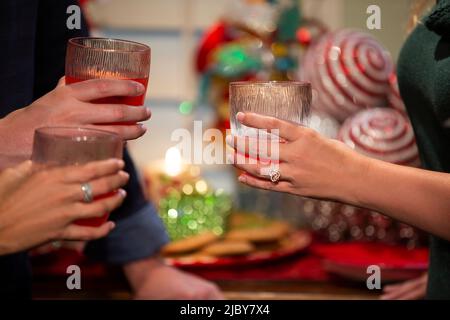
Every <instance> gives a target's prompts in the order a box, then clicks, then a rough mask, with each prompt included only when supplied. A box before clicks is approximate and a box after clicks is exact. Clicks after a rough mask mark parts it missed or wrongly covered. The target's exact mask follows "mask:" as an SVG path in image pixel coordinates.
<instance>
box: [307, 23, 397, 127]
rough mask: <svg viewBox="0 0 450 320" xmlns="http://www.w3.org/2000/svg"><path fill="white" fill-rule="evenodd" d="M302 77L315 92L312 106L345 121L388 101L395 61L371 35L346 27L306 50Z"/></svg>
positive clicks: (324, 37) (325, 36)
mask: <svg viewBox="0 0 450 320" xmlns="http://www.w3.org/2000/svg"><path fill="white" fill-rule="evenodd" d="M302 66H303V70H301V74H300V77H301V78H302V80H305V81H310V82H311V84H312V87H313V89H314V90H315V91H316V93H315V94H314V95H313V97H314V99H315V100H314V103H313V107H314V108H316V109H317V110H319V111H322V112H325V113H327V114H329V115H331V116H333V117H334V118H336V119H337V120H339V121H341V122H343V121H344V120H345V119H346V118H348V117H349V116H351V115H353V114H355V113H357V112H358V111H361V110H362V109H367V108H374V107H381V106H384V105H385V104H386V96H387V94H388V92H389V76H390V75H391V74H392V70H393V63H392V58H391V56H390V54H389V53H388V52H387V51H386V50H385V49H384V48H383V47H382V46H381V45H380V44H379V43H378V42H377V41H376V40H375V39H374V38H373V37H372V36H370V35H368V34H365V33H362V32H358V31H354V30H349V29H344V30H341V31H338V32H334V33H328V34H326V35H324V36H323V37H322V38H321V39H320V40H319V41H318V42H317V44H315V45H313V46H311V48H310V49H309V50H308V52H306V53H305V55H304V58H303V62H302Z"/></svg>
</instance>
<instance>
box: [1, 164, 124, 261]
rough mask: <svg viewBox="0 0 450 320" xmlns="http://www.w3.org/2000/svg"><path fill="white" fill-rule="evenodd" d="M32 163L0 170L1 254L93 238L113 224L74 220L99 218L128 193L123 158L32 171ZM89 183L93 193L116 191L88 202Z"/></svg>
mask: <svg viewBox="0 0 450 320" xmlns="http://www.w3.org/2000/svg"><path fill="white" fill-rule="evenodd" d="M31 166H32V164H31V162H30V161H27V162H25V163H22V164H21V165H19V166H18V167H15V168H10V169H6V170H4V171H3V172H2V173H1V174H0V255H3V254H8V253H14V252H18V251H22V250H26V249H29V248H31V247H34V246H37V245H39V244H42V243H45V242H48V241H53V240H93V239H97V238H101V237H104V236H106V235H107V234H108V233H109V232H110V231H111V230H112V229H113V227H114V223H113V222H106V223H104V224H103V225H102V226H100V227H85V226H79V225H75V224H72V223H73V222H74V221H75V220H78V219H86V218H94V217H100V216H102V215H104V213H105V212H111V211H112V210H114V209H115V208H117V207H118V206H119V205H120V204H121V203H122V201H123V199H124V198H125V191H123V190H121V189H119V188H120V187H122V186H124V185H125V184H126V183H127V181H128V174H127V173H125V172H123V171H121V169H122V168H123V166H124V162H123V161H122V160H117V159H111V160H105V161H98V162H92V163H89V164H86V165H83V166H79V167H76V166H71V167H62V168H56V169H49V170H43V171H40V172H36V173H33V172H32V169H31ZM83 183H89V184H90V185H91V188H92V192H93V196H94V197H96V196H99V195H104V194H108V193H111V192H113V191H115V190H118V189H119V192H116V193H114V195H112V196H110V197H107V198H103V199H99V200H96V201H94V202H91V203H84V202H83V196H84V194H83V191H82V190H81V185H82V184H83Z"/></svg>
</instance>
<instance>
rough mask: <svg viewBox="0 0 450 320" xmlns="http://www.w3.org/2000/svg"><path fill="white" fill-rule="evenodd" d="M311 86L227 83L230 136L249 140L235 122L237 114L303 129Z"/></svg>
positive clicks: (249, 82) (294, 83)
mask: <svg viewBox="0 0 450 320" xmlns="http://www.w3.org/2000/svg"><path fill="white" fill-rule="evenodd" d="M311 95H312V94H311V85H310V84H309V83H307V82H298V81H243V82H232V83H230V122H231V133H232V134H233V135H239V136H249V135H250V136H251V135H253V131H254V130H251V129H250V128H248V127H246V126H244V125H242V124H241V123H239V122H237V121H236V114H237V113H238V112H253V113H257V114H262V115H267V116H272V117H275V118H278V119H282V120H287V121H292V122H295V123H297V124H301V125H305V124H306V120H307V118H308V116H309V113H310V107H311Z"/></svg>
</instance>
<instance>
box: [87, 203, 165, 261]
mask: <svg viewBox="0 0 450 320" xmlns="http://www.w3.org/2000/svg"><path fill="white" fill-rule="evenodd" d="M167 241H168V237H167V234H166V232H165V229H164V225H163V224H162V221H161V220H160V219H159V216H158V213H157V212H156V210H155V208H154V206H153V205H152V204H150V203H149V204H147V205H146V206H144V207H143V208H142V209H140V210H139V211H138V212H135V213H133V214H132V215H130V216H128V217H126V218H124V219H121V220H120V221H119V222H117V224H116V228H115V229H114V230H113V231H112V232H111V233H110V234H109V235H108V237H106V238H104V239H100V240H97V241H93V242H90V243H89V244H88V245H87V246H86V249H85V253H86V254H87V255H88V256H90V257H92V258H94V259H97V260H102V261H105V262H108V263H112V264H126V263H128V262H131V261H135V260H140V259H143V258H147V257H150V256H153V255H155V254H157V253H158V252H159V249H160V248H161V247H162V246H163V245H164V244H166V243H167Z"/></svg>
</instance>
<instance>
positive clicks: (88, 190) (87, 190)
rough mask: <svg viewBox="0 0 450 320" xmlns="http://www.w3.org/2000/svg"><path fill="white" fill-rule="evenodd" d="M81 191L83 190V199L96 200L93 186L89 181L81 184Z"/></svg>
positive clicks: (87, 200) (86, 201) (88, 201)
mask: <svg viewBox="0 0 450 320" xmlns="http://www.w3.org/2000/svg"><path fill="white" fill-rule="evenodd" d="M81 191H83V201H84V202H85V203H91V202H92V201H93V200H94V195H93V193H92V187H91V185H90V184H89V183H83V184H82V185H81Z"/></svg>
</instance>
